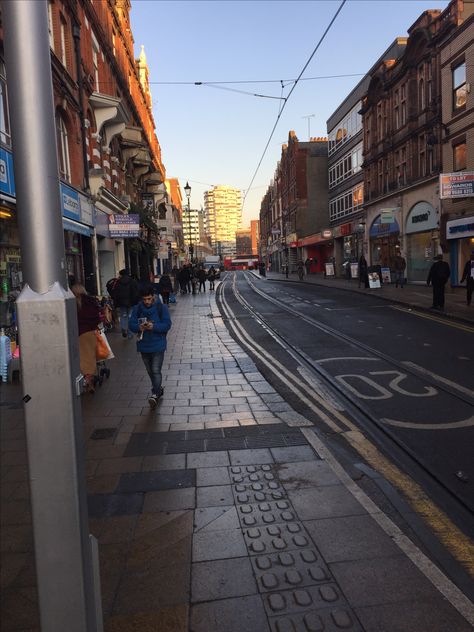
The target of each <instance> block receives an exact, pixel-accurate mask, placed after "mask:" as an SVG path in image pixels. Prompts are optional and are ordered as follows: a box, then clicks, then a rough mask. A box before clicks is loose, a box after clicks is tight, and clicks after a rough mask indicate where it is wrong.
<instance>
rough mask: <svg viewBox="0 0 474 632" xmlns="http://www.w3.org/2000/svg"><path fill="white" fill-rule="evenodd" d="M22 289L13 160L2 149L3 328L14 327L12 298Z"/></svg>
mask: <svg viewBox="0 0 474 632" xmlns="http://www.w3.org/2000/svg"><path fill="white" fill-rule="evenodd" d="M22 285H23V276H22V269H21V255H20V237H19V233H18V224H17V215H16V191H15V178H14V174H13V158H12V154H11V152H9V151H7V150H6V149H5V148H4V147H0V326H2V327H9V326H10V325H11V320H12V315H13V309H12V296H14V294H16V293H17V290H18V288H20V287H21V286H22ZM12 293H13V294H12Z"/></svg>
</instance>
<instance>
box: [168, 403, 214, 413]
mask: <svg viewBox="0 0 474 632" xmlns="http://www.w3.org/2000/svg"><path fill="white" fill-rule="evenodd" d="M205 408H207V406H206V407H204V406H182V405H181V403H180V405H178V406H174V408H173V409H172V410H173V414H174V413H176V414H177V415H203V414H204V410H205Z"/></svg>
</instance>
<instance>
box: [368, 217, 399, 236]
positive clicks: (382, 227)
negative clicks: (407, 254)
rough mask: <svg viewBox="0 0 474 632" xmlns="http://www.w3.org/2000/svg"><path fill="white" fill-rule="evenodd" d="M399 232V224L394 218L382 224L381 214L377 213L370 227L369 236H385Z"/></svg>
mask: <svg viewBox="0 0 474 632" xmlns="http://www.w3.org/2000/svg"><path fill="white" fill-rule="evenodd" d="M399 232H400V226H399V225H398V222H397V220H396V219H394V220H393V222H390V223H389V224H382V216H381V215H379V216H378V217H377V218H376V219H375V220H374V222H373V223H372V226H371V227H370V237H374V238H375V237H385V236H386V235H392V234H394V233H399Z"/></svg>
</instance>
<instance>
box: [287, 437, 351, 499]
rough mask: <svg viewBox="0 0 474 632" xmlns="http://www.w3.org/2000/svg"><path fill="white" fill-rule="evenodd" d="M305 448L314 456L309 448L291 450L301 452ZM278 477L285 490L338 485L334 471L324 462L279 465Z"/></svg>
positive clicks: (313, 461) (312, 461)
mask: <svg viewBox="0 0 474 632" xmlns="http://www.w3.org/2000/svg"><path fill="white" fill-rule="evenodd" d="M305 447H306V448H307V450H309V451H310V452H312V453H313V455H314V452H313V451H312V450H311V448H310V447H309V446H301V447H299V448H293V449H297V450H301V449H303V448H305ZM290 449H291V448H290ZM278 476H279V478H280V481H281V482H282V485H283V487H284V488H285V489H286V490H296V489H305V488H308V487H320V486H323V485H338V484H339V483H340V481H339V479H338V477H337V476H336V474H335V473H334V471H333V470H332V469H331V467H330V466H329V465H328V464H327V463H326V462H325V461H321V460H318V461H315V460H314V459H313V460H311V461H308V460H306V461H303V462H299V463H281V464H279V466H278Z"/></svg>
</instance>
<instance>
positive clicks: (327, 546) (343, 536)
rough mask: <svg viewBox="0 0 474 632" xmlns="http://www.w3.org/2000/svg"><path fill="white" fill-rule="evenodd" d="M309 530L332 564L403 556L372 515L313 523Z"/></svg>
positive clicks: (311, 521)
mask: <svg viewBox="0 0 474 632" xmlns="http://www.w3.org/2000/svg"><path fill="white" fill-rule="evenodd" d="M305 527H306V529H307V530H308V533H309V534H310V536H311V537H312V539H313V541H314V542H315V544H316V545H317V547H318V548H319V550H320V551H321V553H322V554H323V556H324V559H325V560H326V561H327V562H328V563H329V562H342V561H349V560H359V559H362V560H363V559H370V558H374V557H386V556H391V555H398V554H399V553H400V549H399V548H398V547H397V546H396V544H394V542H393V540H392V539H391V538H390V537H389V536H388V535H387V534H386V533H385V532H384V531H383V530H382V529H381V528H380V527H379V526H378V525H377V524H376V522H375V521H374V520H373V519H372V518H371V516H368V515H362V516H349V517H341V518H326V519H323V520H309V521H307V522H305Z"/></svg>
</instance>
